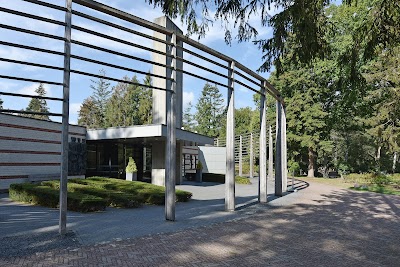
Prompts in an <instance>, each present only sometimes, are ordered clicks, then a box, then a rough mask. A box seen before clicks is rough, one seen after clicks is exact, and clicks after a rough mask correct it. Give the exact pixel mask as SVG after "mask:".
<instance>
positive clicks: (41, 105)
mask: <svg viewBox="0 0 400 267" xmlns="http://www.w3.org/2000/svg"><path fill="white" fill-rule="evenodd" d="M35 93H36V94H37V95H38V96H43V97H45V96H46V89H45V88H44V85H43V84H42V83H41V84H39V87H38V88H36V90H35ZM26 111H30V112H40V113H48V112H49V108H48V107H47V101H46V100H45V99H39V98H32V99H31V101H30V102H29V104H28V107H27V108H26ZM24 116H25V117H29V118H34V119H40V120H46V121H49V120H50V118H49V116H48V115H39V114H25V115H24Z"/></svg>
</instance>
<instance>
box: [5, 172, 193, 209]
mask: <svg viewBox="0 0 400 267" xmlns="http://www.w3.org/2000/svg"><path fill="white" fill-rule="evenodd" d="M59 187H60V183H59V181H46V182H41V183H40V184H30V183H25V184H13V185H11V186H10V198H11V199H12V200H14V201H21V202H26V203H31V204H35V205H42V206H46V207H51V208H56V207H57V206H58V203H59ZM176 197H177V201H179V202H185V201H188V200H189V199H190V198H191V197H192V194H191V193H190V192H186V191H182V190H176ZM164 202H165V188H164V187H161V186H157V185H153V184H148V183H143V182H137V181H135V182H131V181H125V180H118V179H113V178H102V177H92V178H88V179H71V180H69V181H68V207H67V208H68V210H73V211H81V212H90V211H97V210H104V209H105V208H106V206H112V207H120V208H136V207H139V206H140V205H142V204H150V205H163V204H164Z"/></svg>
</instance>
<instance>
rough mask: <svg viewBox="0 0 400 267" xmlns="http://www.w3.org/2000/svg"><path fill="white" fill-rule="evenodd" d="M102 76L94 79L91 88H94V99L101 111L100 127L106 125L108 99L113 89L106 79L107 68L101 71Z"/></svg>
mask: <svg viewBox="0 0 400 267" xmlns="http://www.w3.org/2000/svg"><path fill="white" fill-rule="evenodd" d="M99 75H100V78H98V79H97V80H92V84H91V85H90V88H91V89H92V90H93V95H92V99H93V101H94V104H95V105H96V106H97V109H98V111H99V112H100V113H99V119H100V123H99V126H100V127H105V126H106V123H105V117H106V105H107V101H108V99H109V97H110V95H111V90H110V89H109V87H110V83H109V82H108V81H107V79H105V78H104V77H105V76H106V72H105V70H103V69H102V70H100V71H99Z"/></svg>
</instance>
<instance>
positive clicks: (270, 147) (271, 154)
mask: <svg viewBox="0 0 400 267" xmlns="http://www.w3.org/2000/svg"><path fill="white" fill-rule="evenodd" d="M268 179H269V180H270V181H272V180H273V179H274V143H273V139H272V126H271V125H270V126H269V144H268Z"/></svg>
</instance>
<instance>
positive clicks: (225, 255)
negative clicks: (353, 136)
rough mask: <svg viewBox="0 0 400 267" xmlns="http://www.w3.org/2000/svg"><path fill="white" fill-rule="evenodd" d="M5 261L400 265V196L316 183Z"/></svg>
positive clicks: (7, 263) (15, 263) (3, 261)
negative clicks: (185, 226) (167, 225)
mask: <svg viewBox="0 0 400 267" xmlns="http://www.w3.org/2000/svg"><path fill="white" fill-rule="evenodd" d="M2 245H4V244H2ZM0 266H400V197H399V196H389V195H380V194H374V193H366V192H353V191H349V190H344V189H338V188H335V187H331V186H327V185H321V184H317V183H312V184H310V186H309V187H308V188H306V189H304V190H301V191H300V192H298V193H295V194H291V195H288V196H286V197H283V198H279V199H276V200H274V201H273V202H271V203H270V204H268V205H265V206H261V205H260V206H259V208H258V209H257V212H256V213H254V214H252V215H250V216H248V217H246V218H240V219H235V220H231V221H228V222H222V223H217V224H214V225H211V226H204V227H199V228H195V229H189V230H182V231H179V232H175V233H165V234H155V235H148V236H144V237H141V238H135V239H125V240H122V241H114V242H110V243H106V244H98V245H88V246H81V247H78V248H71V249H59V250H51V251H44V252H39V253H33V254H31V255H26V256H24V257H7V256H3V257H1V258H0Z"/></svg>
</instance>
